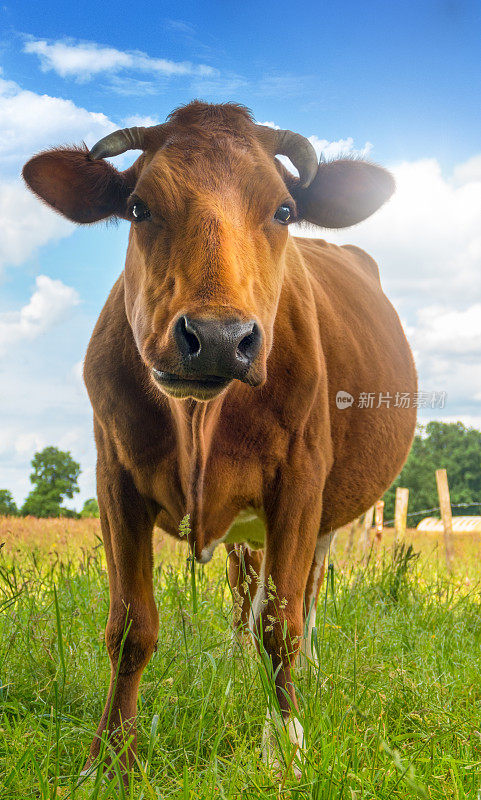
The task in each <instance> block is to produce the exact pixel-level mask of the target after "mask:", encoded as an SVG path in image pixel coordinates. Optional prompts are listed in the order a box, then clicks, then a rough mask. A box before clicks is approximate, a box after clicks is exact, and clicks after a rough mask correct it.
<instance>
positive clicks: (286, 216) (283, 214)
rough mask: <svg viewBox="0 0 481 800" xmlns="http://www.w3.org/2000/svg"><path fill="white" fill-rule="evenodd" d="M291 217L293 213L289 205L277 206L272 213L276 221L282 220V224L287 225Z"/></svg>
mask: <svg viewBox="0 0 481 800" xmlns="http://www.w3.org/2000/svg"><path fill="white" fill-rule="evenodd" d="M292 217H293V213H292V208H290V206H279V208H278V209H277V211H276V213H275V214H274V219H276V220H277V221H278V222H282V224H283V225H287V223H288V222H291V221H292Z"/></svg>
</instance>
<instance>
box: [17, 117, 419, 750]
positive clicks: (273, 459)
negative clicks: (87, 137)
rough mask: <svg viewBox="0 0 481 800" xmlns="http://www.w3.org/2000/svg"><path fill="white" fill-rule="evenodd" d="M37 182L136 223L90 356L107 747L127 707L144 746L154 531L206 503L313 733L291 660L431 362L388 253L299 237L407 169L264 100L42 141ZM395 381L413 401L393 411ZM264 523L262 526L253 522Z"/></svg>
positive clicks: (390, 458)
mask: <svg viewBox="0 0 481 800" xmlns="http://www.w3.org/2000/svg"><path fill="white" fill-rule="evenodd" d="M128 149H132V150H135V149H138V150H142V154H141V155H140V157H139V158H138V159H137V161H136V162H135V163H134V164H133V166H131V167H130V168H129V169H127V170H126V171H125V172H118V171H117V170H116V169H114V167H113V166H112V165H111V164H109V163H108V162H107V161H104V160H103V159H104V158H105V157H106V156H113V155H116V154H119V153H122V152H125V151H126V150H128ZM280 153H283V154H286V155H288V156H289V157H290V159H291V161H292V162H293V163H294V164H295V166H296V167H297V169H298V171H299V178H297V177H293V176H292V175H291V174H290V173H289V172H288V171H287V170H286V169H285V168H284V167H283V166H281V164H280V163H279V161H278V160H277V159H275V158H274V156H275V155H276V154H280ZM23 174H24V178H25V180H26V182H27V184H28V186H29V187H30V188H31V189H32V190H33V191H34V192H35V193H36V194H37V195H38V196H39V197H40V198H42V199H43V200H45V202H47V203H48V204H49V205H50V206H52V207H53V208H55V209H56V210H57V211H59V212H60V213H62V214H64V215H65V216H66V217H68V218H69V219H71V220H74V221H75V222H80V223H90V222H96V221H98V220H101V219H106V218H109V217H112V216H115V217H121V218H123V219H126V220H128V221H129V222H131V223H132V224H131V228H130V238H129V245H128V250H127V259H126V263H125V270H124V272H123V273H122V274H121V276H120V277H119V279H118V281H117V282H116V284H115V286H114V287H113V289H112V291H111V293H110V296H109V298H108V300H107V303H106V305H105V307H104V309H103V311H102V313H101V315H100V318H99V320H98V322H97V325H96V327H95V330H94V333H93V336H92V339H91V342H90V345H89V348H88V352H87V357H86V361H85V382H86V385H87V388H88V391H89V395H90V399H91V402H92V405H93V409H94V427H95V438H96V443H97V450H98V467H97V480H98V499H99V505H100V515H101V523H102V532H103V537H104V542H105V551H106V556H107V562H108V570H109V580H110V614H109V619H108V622H107V629H106V643H107V649H108V653H109V656H110V661H111V665H112V681H111V687H110V691H109V695H108V698H107V703H106V706H105V711H104V714H103V716H102V719H101V721H100V725H99V728H98V736H97V737H96V738H95V740H94V742H93V744H92V748H91V753H90V758H91V760H93V759H95V757H96V756H97V754H98V752H99V741H100V739H99V737H100V735H101V734H102V733H103V732H104V731H105V729H106V727H107V720H108V717H109V710H110V709H111V711H110V720H109V725H108V728H109V731H108V733H110V734H112V733H113V731H114V730H117V731H118V729H119V727H120V726H123V729H124V732H125V730H126V729H127V731H129V732H130V733H132V734H133V737H134V738H133V744H132V750H133V748H135V715H136V703H137V692H138V687H139V682H140V678H141V675H142V672H143V670H144V668H145V666H146V664H147V662H148V661H149V659H150V657H151V655H152V652H153V650H154V648H155V644H156V640H157V634H158V613H157V608H156V604H155V601H154V594H153V586H152V531H153V528H154V525H155V524H157V525H159V526H160V527H161V528H162V529H163V530H164V531H167V532H168V533H170V534H172V535H173V536H176V535H178V529H179V523H180V521H181V520H182V518H183V517H184V515H185V514H186V513H188V514H189V515H190V527H191V533H190V547H191V548H192V551H193V552H194V554H195V557H196V558H197V560H198V561H200V562H201V563H206V562H207V561H209V559H210V558H211V556H212V553H213V552H214V548H215V547H216V545H217V544H219V543H220V542H224V543H225V544H226V546H227V548H228V549H229V551H231V559H230V561H231V564H230V576H229V577H230V581H231V584H232V585H233V586H236V587H237V588H238V589H239V590H240V592H241V595H242V619H243V620H244V622H246V621H247V618H248V615H249V608H250V607H249V598H248V597H246V596H245V595H244V594H243V593H242V583H243V580H242V575H241V567H240V565H241V562H242V561H244V562H245V567H246V568H247V570H249V569H250V567H251V566H252V567H253V568H254V569H255V570H256V571H257V572H258V573H259V583H258V588H257V592H256V594H255V598H254V601H253V605H252V609H251V611H250V613H251V627H252V628H253V630H254V631H256V632H257V634H258V635H259V636H260V635H262V641H263V645H264V647H265V648H266V651H267V653H268V654H269V655H270V658H271V660H272V666H273V669H274V673H275V686H276V693H277V698H278V701H279V706H280V710H281V712H282V715H283V718H284V721H285V722H288V720H289V714H290V713H292V711H293V710H294V719H291V720H290V722H289V724H288V728H289V731H290V734H291V737H292V739H293V740H294V741H298V742H299V741H300V739H301V737H302V730H301V728H300V726H299V724H298V722H297V720H296V719H295V709H296V698H295V694H294V689H293V685H292V680H291V666H292V663H293V660H294V658H295V655H296V652H297V650H298V649H299V643H300V640H301V638H302V635H303V626H304V622H305V621H306V618H307V616H308V615H309V614H310V615H311V620H312V618H313V613H315V604H316V601H317V595H318V591H319V585H320V580H321V575H322V571H323V564H324V558H325V554H326V550H327V546H328V543H329V539H330V534H331V532H332V531H333V530H335V529H336V528H338V527H339V526H341V525H344V524H345V523H348V522H350V521H351V520H352V519H354V518H355V517H357V516H359V515H360V514H361V513H362V512H364V511H366V509H367V508H368V507H369V506H371V505H372V503H373V502H374V501H375V500H377V498H378V497H380V496H381V495H382V494H383V492H384V491H385V490H386V489H387V487H388V486H389V485H390V483H391V482H392V480H393V478H394V477H395V476H396V475H397V473H398V472H399V470H400V468H401V466H402V464H403V463H404V460H405V458H406V456H407V453H408V450H409V447H410V444H411V440H412V436H413V431H414V425H415V411H414V410H413V409H412V408H411V409H405V408H401V407H398V404H397V403H396V402H395V398H396V393H397V392H414V391H415V389H416V373H415V368H414V365H413V360H412V356H411V352H410V349H409V346H408V344H407V342H406V339H405V337H404V334H403V331H402V328H401V325H400V323H399V319H398V317H397V315H396V312H395V311H394V309H393V307H392V306H391V304H390V303H389V301H388V300H387V298H386V297H385V295H384V294H383V292H382V289H381V285H380V281H379V273H378V269H377V266H376V264H375V262H374V261H373V260H372V259H371V258H370V257H369V256H368V255H366V253H364V252H363V251H362V250H359V249H358V248H357V247H354V246H351V245H346V246H344V247H337V246H334V245H332V244H328V243H327V242H325V241H323V240H317V239H316V240H313V239H304V238H302V239H295V238H293V237H291V236H290V235H289V233H288V225H289V223H291V222H296V221H302V220H304V221H307V222H310V223H313V224H315V225H320V226H324V227H327V228H340V227H347V226H350V225H353V224H355V223H357V222H359V221H361V220H362V219H365V218H366V217H368V216H369V215H370V214H372V213H373V212H374V211H375V210H376V209H377V208H379V206H380V205H382V203H384V202H385V201H386V200H387V199H388V198H389V197H390V195H391V194H392V192H393V188H394V183H393V179H392V177H391V176H390V174H389V173H388V172H386V171H385V170H383V169H381V168H380V167H378V166H375V165H373V164H368V163H365V162H362V161H356V160H338V161H333V162H332V163H323V162H321V163H320V164H318V163H317V159H316V157H315V153H314V150H313V148H312V146H311V145H310V143H309V142H308V141H307V140H306V139H304V138H303V137H301V136H299V135H298V134H294V133H292V132H290V131H274V130H271V129H269V128H265V127H263V126H258V125H255V124H254V122H253V121H252V119H251V116H250V115H249V113H248V111H247V110H246V109H245V108H243V107H242V106H237V105H234V104H225V105H209V104H205V103H200V102H193V103H191V104H189V105H187V106H186V107H183V108H180V109H178V110H177V111H175V112H174V113H173V114H172V115H171V116H170V117H169V119H168V121H167V122H166V123H165V124H163V125H158V126H155V127H151V128H146V129H145V128H133V129H128V130H124V131H117V132H115V133H113V134H111V135H109V136H107V137H105V139H103V140H102V141H101V142H99V143H98V144H97V145H96V146H95V147H94V148H93V149H92V150H91V151H90V153H89V152H88V151H87V150H86V149H82V148H79V149H57V150H51V151H47V152H44V153H41V154H40V155H37V156H35V157H34V158H32V159H31V160H30V161H29V162H28V163H27V164H26V166H25V168H24V172H23ZM339 391H341V392H348V393H350V394H351V395H352V397H353V398H355V399H357V398H358V397H359V395H360V393H361V392H368V393H373V395H374V396H375V398H376V403H374V407H369V404H368V407H366V408H360V407H359V404H358V403H357V402H356V401H355V402H354V403H352V404H351V405H350V406H349V404H348V403H347V404H346V407H343V406H342V405H341V407H340V408H338V405H337V404H336V395H337V393H338V392H339ZM379 393H382V394H383V395H384V396H386V395H388V394H389V395H390V397H391V402H390V403H389V404H388V403H386V402H384V403H382V404H381V405H380V407H379V408H377V407H376V405H377V399H378V396H379ZM249 515H251V516H255V517H256V518H257V520H258V522H257V525H256V524H250V526H249V525H246V524H245V523H246V520H247V519H248V518H249ZM235 542H237V543H238V544H236V546H235V547H234V543H235ZM256 548H257V549H256ZM259 548H263V551H261V550H260V549H259ZM251 589H252V590H253V591H254V584H251ZM127 620H128V623H129V625H130V627H129V628H128V632H127V635H126V639H125V643H124V647H123V651H122V656H121V659H120V662H121V663H120V664H118V660H119V652H120V646H121V641H122V637H123V635H124V632H125V630H126V624H127ZM308 649H309V643H307V650H308ZM116 670H118V679H117V682H116V683H115V681H114V676H115V673H116ZM118 738H119V737H118V736H117V737H115V736H114V737H113V741H114V744H115V745H116V746H117V742H118ZM130 756H131V757H132V752H130Z"/></svg>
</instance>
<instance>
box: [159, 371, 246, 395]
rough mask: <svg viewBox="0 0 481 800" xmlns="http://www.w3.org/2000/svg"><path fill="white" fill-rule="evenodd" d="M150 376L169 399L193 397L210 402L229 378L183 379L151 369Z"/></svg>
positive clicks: (216, 376) (213, 376)
mask: <svg viewBox="0 0 481 800" xmlns="http://www.w3.org/2000/svg"><path fill="white" fill-rule="evenodd" d="M152 375H153V377H154V380H155V382H156V383H157V384H158V386H160V388H161V389H162V390H163V391H164V392H165V393H166V394H168V395H170V396H171V397H178V398H184V397H193V398H194V399H195V400H212V398H213V397H216V396H217V395H218V394H220V392H221V391H222V390H223V389H225V388H226V386H227V385H228V384H229V383H230V378H221V377H219V376H218V375H205V376H203V377H202V378H191V377H189V378H185V377H183V376H181V375H175V374H174V373H173V372H163V371H162V370H158V369H152Z"/></svg>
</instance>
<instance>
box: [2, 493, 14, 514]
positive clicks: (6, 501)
mask: <svg viewBox="0 0 481 800" xmlns="http://www.w3.org/2000/svg"><path fill="white" fill-rule="evenodd" d="M0 515H2V516H4V517H17V516H18V508H17V506H16V503H15V500H14V499H13V497H12V493H11V492H9V491H8V489H0Z"/></svg>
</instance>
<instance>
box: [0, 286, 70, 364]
mask: <svg viewBox="0 0 481 800" xmlns="http://www.w3.org/2000/svg"><path fill="white" fill-rule="evenodd" d="M35 283H36V289H35V291H34V293H33V294H32V296H31V298H30V300H29V302H28V303H27V305H25V306H23V308H21V309H20V311H4V312H3V313H1V314H0V352H2V351H5V350H6V348H7V347H8V346H11V345H15V344H16V343H17V342H19V341H22V340H23V339H35V338H37V336H40V335H41V334H42V333H44V332H45V331H46V330H48V329H49V328H51V327H52V326H53V325H55V324H56V323H57V322H60V321H61V320H62V319H64V318H65V316H66V313H67V311H69V310H70V309H71V308H72V307H73V306H75V305H77V304H78V303H79V302H80V300H79V296H78V294H77V292H76V291H75V289H73V288H72V287H71V286H66V285H65V284H64V283H62V281H58V280H52V278H49V277H48V276H47V275H38V277H37V279H36V281H35Z"/></svg>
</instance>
